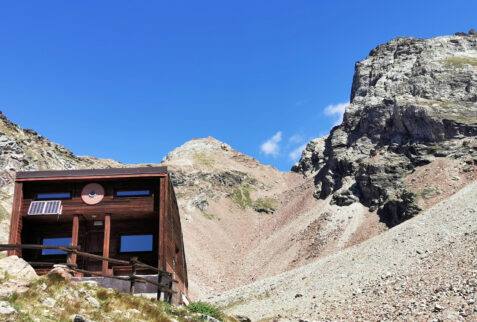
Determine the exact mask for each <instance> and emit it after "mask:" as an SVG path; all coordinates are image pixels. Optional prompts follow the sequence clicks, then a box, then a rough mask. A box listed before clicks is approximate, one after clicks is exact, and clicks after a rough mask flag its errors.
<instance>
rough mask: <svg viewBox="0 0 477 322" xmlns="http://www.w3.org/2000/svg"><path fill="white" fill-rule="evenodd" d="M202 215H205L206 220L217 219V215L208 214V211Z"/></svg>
mask: <svg viewBox="0 0 477 322" xmlns="http://www.w3.org/2000/svg"><path fill="white" fill-rule="evenodd" d="M202 215H203V216H204V217H205V218H207V219H209V220H214V219H216V218H217V216H216V215H214V214H211V213H210V212H207V211H205V210H203V211H202Z"/></svg>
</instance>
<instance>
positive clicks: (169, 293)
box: [0, 244, 178, 303]
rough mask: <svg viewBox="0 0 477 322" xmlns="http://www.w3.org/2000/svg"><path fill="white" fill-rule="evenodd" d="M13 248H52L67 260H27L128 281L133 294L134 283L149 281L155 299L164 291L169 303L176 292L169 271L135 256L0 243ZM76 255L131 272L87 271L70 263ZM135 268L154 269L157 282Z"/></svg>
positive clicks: (7, 247) (41, 264)
mask: <svg viewBox="0 0 477 322" xmlns="http://www.w3.org/2000/svg"><path fill="white" fill-rule="evenodd" d="M14 249H41V250H43V249H53V250H59V251H63V252H65V253H67V254H68V255H67V260H66V263H47V262H28V263H29V264H30V265H32V266H53V265H60V264H62V265H66V266H67V267H68V268H69V269H71V270H73V271H75V272H78V273H83V274H89V275H93V276H101V277H107V278H113V279H117V280H122V281H129V282H130V287H129V293H131V294H132V295H134V292H135V288H136V283H149V284H152V285H154V286H156V287H157V300H160V299H161V292H162V293H164V301H166V302H169V303H171V302H172V301H173V295H175V294H177V293H178V292H177V290H174V289H173V288H174V287H173V285H174V284H176V285H177V283H178V282H177V281H176V280H174V279H173V278H172V274H171V273H169V272H165V271H162V270H160V269H158V268H157V267H154V266H150V265H147V264H145V263H142V262H140V261H139V260H138V259H137V257H132V258H131V259H130V260H129V261H126V260H121V259H114V258H109V257H104V256H99V255H94V254H90V253H86V252H82V251H80V249H81V247H80V246H72V245H70V246H46V245H35V244H0V251H5V250H14ZM73 254H75V255H77V256H81V257H85V258H91V259H96V260H101V261H106V262H108V263H111V264H117V265H126V266H131V274H130V275H129V276H112V275H108V274H104V273H103V272H95V271H88V270H84V269H80V268H78V266H77V265H76V264H74V263H71V255H73ZM137 268H145V269H148V270H151V271H154V272H156V273H157V274H158V279H157V282H154V281H150V280H148V279H145V278H143V277H139V276H137V275H136V271H137Z"/></svg>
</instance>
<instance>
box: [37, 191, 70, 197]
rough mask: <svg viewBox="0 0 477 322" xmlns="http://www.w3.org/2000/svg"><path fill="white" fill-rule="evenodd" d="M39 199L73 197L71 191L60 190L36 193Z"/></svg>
mask: <svg viewBox="0 0 477 322" xmlns="http://www.w3.org/2000/svg"><path fill="white" fill-rule="evenodd" d="M36 198H37V199H69V198H71V193H69V192H58V193H39V194H37V195H36Z"/></svg>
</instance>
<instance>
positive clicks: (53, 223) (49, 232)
mask: <svg viewBox="0 0 477 322" xmlns="http://www.w3.org/2000/svg"><path fill="white" fill-rule="evenodd" d="M9 243H10V244H37V245H56V246H58V245H65V246H66V245H70V244H71V245H80V247H81V251H84V252H87V253H91V254H98V255H101V256H104V257H110V258H115V259H124V260H129V259H130V258H131V257H133V256H134V257H137V258H138V260H139V261H141V262H143V263H145V264H148V265H151V266H153V267H157V268H158V269H160V270H163V271H167V272H169V273H171V274H172V276H173V278H174V279H175V280H177V281H178V285H177V286H178V288H179V289H180V291H181V292H182V294H184V295H186V296H187V284H188V281H187V266H186V260H185V253H184V243H183V237H182V230H181V222H180V217H179V209H178V206H177V200H176V196H175V194H174V188H173V186H172V184H171V180H170V178H169V174H168V172H167V168H166V167H144V168H119V169H94V170H67V171H31V172H18V173H17V175H16V180H15V189H14V197H13V208H12V218H11V225H10V239H9ZM9 255H18V256H19V257H22V258H23V259H25V260H26V261H28V262H31V263H34V264H33V267H34V268H35V270H36V271H37V272H38V273H39V274H44V273H45V272H46V271H48V270H46V269H45V265H42V263H64V262H65V258H66V255H65V253H62V252H59V251H54V250H48V249H43V250H31V249H23V250H20V249H16V250H10V251H9ZM70 261H71V262H73V263H74V264H76V265H77V267H78V268H81V269H84V270H88V271H96V272H101V273H103V274H107V275H113V276H117V275H127V274H129V273H130V270H131V267H128V266H127V265H126V266H115V265H112V264H110V263H108V262H106V261H99V260H94V259H88V258H80V257H76V256H75V255H72V257H71V259H70ZM140 273H143V274H145V275H147V274H153V273H154V272H151V271H147V269H146V270H143V271H141V272H140Z"/></svg>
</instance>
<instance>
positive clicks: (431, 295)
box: [209, 183, 477, 321]
mask: <svg viewBox="0 0 477 322" xmlns="http://www.w3.org/2000/svg"><path fill="white" fill-rule="evenodd" d="M476 293H477V183H473V184H471V185H469V186H467V187H465V188H463V189H462V190H461V191H459V192H458V193H456V194H455V195H454V196H452V197H451V198H449V199H447V200H444V201H442V202H440V203H438V204H437V205H435V206H434V207H432V208H430V209H429V210H427V211H426V212H424V213H423V214H422V215H420V216H417V217H415V218H413V219H411V220H409V221H407V222H404V223H403V224H401V225H399V226H396V227H394V228H393V229H391V230H389V231H388V232H385V233H383V234H381V235H379V236H376V237H374V238H372V239H369V240H367V241H365V242H363V243H361V244H359V245H357V246H354V247H351V248H348V249H345V250H343V251H341V252H339V253H336V254H334V255H331V256H328V257H325V258H322V259H320V260H318V261H316V262H314V263H312V264H309V265H306V266H303V267H301V268H298V269H295V270H292V271H289V272H286V273H283V274H281V275H277V276H275V277H272V278H268V279H265V280H262V281H259V282H256V283H253V284H250V285H248V286H245V287H241V288H238V289H235V290H232V291H229V292H226V293H223V294H221V295H219V296H216V297H213V298H210V299H209V301H210V302H212V303H214V304H218V305H220V306H222V307H224V308H226V311H227V312H228V313H231V314H240V315H245V316H248V317H250V318H251V319H252V320H260V319H279V320H297V319H306V320H328V319H331V320H335V319H345V320H385V319H392V320H409V319H411V320H428V319H430V320H432V319H438V320H440V319H443V320H469V321H470V320H472V321H474V320H476V319H477V306H476V303H475V301H476ZM436 321H437V320H436Z"/></svg>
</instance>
